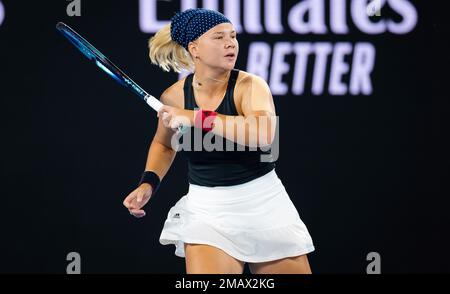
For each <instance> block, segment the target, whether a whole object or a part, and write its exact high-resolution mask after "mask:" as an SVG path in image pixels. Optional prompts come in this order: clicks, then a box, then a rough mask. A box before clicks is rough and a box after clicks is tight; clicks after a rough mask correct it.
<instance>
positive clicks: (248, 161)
mask: <svg viewBox="0 0 450 294" xmlns="http://www.w3.org/2000/svg"><path fill="white" fill-rule="evenodd" d="M238 75H239V71H238V70H233V71H231V74H230V78H229V80H228V86H227V91H226V94H225V97H224V98H223V100H222V102H221V104H220V105H219V107H218V108H217V109H216V110H215V111H216V112H218V113H220V114H224V115H232V116H237V115H239V113H238V112H237V110H236V106H235V103H234V88H235V85H236V80H237V77H238ZM192 79H193V74H190V75H189V76H188V77H186V80H185V83H184V108H185V109H190V110H194V109H198V108H199V107H198V106H197V103H196V101H195V97H194V91H193V88H192ZM195 132H201V138H202V139H203V138H204V137H205V135H206V134H207V133H206V132H204V131H201V130H199V129H196V130H195ZM198 134H199V133H198ZM186 136H191V137H190V145H192V148H191V149H190V150H183V153H184V154H185V156H186V159H187V161H188V177H189V183H191V184H195V185H200V186H208V187H214V186H231V185H238V184H242V183H245V182H248V181H251V180H253V179H256V178H258V177H260V176H262V175H264V174H266V173H268V172H270V171H271V170H272V169H274V168H275V162H261V155H265V156H266V157H267V156H270V154H271V151H270V150H265V151H263V150H261V148H257V150H255V148H253V149H252V150H250V148H249V147H248V146H243V145H240V144H237V143H235V142H232V141H230V140H227V139H225V138H222V137H221V136H218V135H214V136H213V137H212V138H211V139H210V140H208V141H210V142H212V143H213V144H214V143H215V140H220V141H219V142H220V146H222V150H213V151H207V150H205V147H204V146H203V143H202V144H201V151H194V147H193V145H194V128H193V127H191V128H190V131H189V132H187V133H186V134H184V135H183V136H182V137H181V141H180V142H181V144H183V143H182V142H183V139H184V138H185V137H186ZM197 136H198V135H197ZM210 136H211V134H210ZM197 142H198V140H197ZM202 142H204V141H202ZM222 142H223V144H222ZM197 144H198V143H197ZM227 146H228V147H227ZM231 146H232V148H231ZM230 148H231V150H234V151H227V150H230ZM238 148H240V149H238ZM242 149H245V151H238V150H242Z"/></svg>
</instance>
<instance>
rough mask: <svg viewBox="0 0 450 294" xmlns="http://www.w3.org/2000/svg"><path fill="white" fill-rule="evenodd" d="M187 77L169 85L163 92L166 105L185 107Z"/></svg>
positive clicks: (162, 99)
mask: <svg viewBox="0 0 450 294" xmlns="http://www.w3.org/2000/svg"><path fill="white" fill-rule="evenodd" d="M185 80H186V78H183V79H181V80H179V81H177V82H175V83H174V84H172V85H171V86H170V87H168V88H167V89H166V90H165V91H164V92H163V93H162V94H161V98H160V100H161V102H162V103H163V104H165V105H169V106H174V107H178V108H184V90H183V87H184V81H185Z"/></svg>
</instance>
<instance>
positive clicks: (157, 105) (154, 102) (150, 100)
mask: <svg viewBox="0 0 450 294" xmlns="http://www.w3.org/2000/svg"><path fill="white" fill-rule="evenodd" d="M144 100H145V102H147V104H148V105H149V106H150V107H151V108H153V110H155V111H156V112H159V110H160V109H161V107H162V106H163V105H164V104H162V103H161V101H159V100H158V99H156V98H155V97H153V96H152V95H150V94H147V95H146V96H145V97H144ZM188 130H189V128H188V127H186V126H183V125H180V126H178V132H179V133H181V134H185V133H187V131H188Z"/></svg>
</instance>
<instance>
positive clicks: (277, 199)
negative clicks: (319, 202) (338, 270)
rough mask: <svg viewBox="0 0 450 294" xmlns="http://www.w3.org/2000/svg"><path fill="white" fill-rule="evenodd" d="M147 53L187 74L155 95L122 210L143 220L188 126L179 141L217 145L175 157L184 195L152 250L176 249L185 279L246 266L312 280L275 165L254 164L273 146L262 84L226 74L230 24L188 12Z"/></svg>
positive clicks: (301, 234)
mask: <svg viewBox="0 0 450 294" xmlns="http://www.w3.org/2000/svg"><path fill="white" fill-rule="evenodd" d="M149 48H150V59H151V61H152V62H153V63H154V64H158V65H159V66H160V67H161V68H162V69H163V70H165V71H170V70H171V69H172V70H174V71H175V72H180V71H181V70H183V69H188V70H191V71H192V72H193V74H190V75H189V76H187V77H186V78H184V79H182V80H180V81H178V82H176V83H175V84H173V85H172V86H171V87H169V88H168V89H167V90H166V91H164V93H163V94H162V95H161V98H160V99H161V101H162V103H163V104H164V105H165V106H163V108H162V109H161V110H160V111H159V112H158V118H159V119H158V128H157V131H156V133H155V136H154V138H153V141H152V143H151V146H150V150H149V153H148V159H147V163H146V169H145V172H144V173H143V175H142V177H141V181H140V183H139V185H138V188H137V189H136V190H134V191H133V192H131V193H130V194H129V195H128V196H127V197H126V199H125V200H124V205H125V207H126V208H128V210H129V211H130V213H131V214H132V215H133V216H135V217H138V218H139V217H143V216H144V215H145V211H144V210H143V207H144V205H145V204H146V203H147V202H148V201H149V199H150V197H151V196H152V195H154V194H155V193H156V191H157V189H158V187H159V185H160V182H161V180H162V179H163V178H164V176H165V174H166V173H167V171H168V170H169V168H170V166H171V164H172V162H173V160H174V158H175V155H176V153H177V151H176V150H174V147H173V144H172V143H173V139H172V138H173V136H174V135H179V133H176V130H177V127H178V126H180V124H183V125H185V126H188V127H190V128H189V129H190V132H188V133H185V134H184V135H183V136H182V137H181V140H182V141H183V142H184V140H187V139H189V140H192V141H195V140H196V134H198V133H200V141H201V143H202V144H203V145H205V142H213V141H214V143H213V144H214V146H217V142H222V143H223V144H224V145H223V148H222V149H221V148H213V150H211V148H209V149H208V148H206V146H203V145H202V146H200V147H201V148H200V149H196V148H194V147H193V148H192V149H190V150H189V149H188V150H182V152H184V154H185V155H186V158H187V161H188V179H189V190H188V193H187V194H186V195H184V196H183V197H182V198H181V199H180V200H179V201H178V202H177V203H176V204H175V205H174V206H173V207H172V208H171V209H170V211H169V213H168V216H167V219H166V221H165V224H164V228H163V230H162V233H161V236H160V243H161V244H163V245H166V244H174V245H175V248H176V249H175V254H176V255H177V256H179V257H185V261H186V272H187V273H188V274H194V273H203V274H205V273H215V274H223V273H230V274H237V273H243V270H244V266H245V263H248V264H249V268H250V271H251V272H252V273H256V274H262V273H274V274H279V273H301V274H307V273H311V269H310V266H309V263H308V259H307V254H308V253H310V252H312V251H313V250H314V246H313V242H312V239H311V236H310V234H309V232H308V230H307V228H306V226H305V225H304V223H303V222H302V220H301V219H300V217H299V214H298V211H297V210H296V208H295V206H294V204H293V203H292V201H291V200H290V198H289V196H288V194H287V192H286V190H285V188H284V186H283V184H282V183H281V181H280V179H279V178H278V176H277V174H276V172H275V163H274V162H270V160H262V158H263V155H266V156H270V150H269V149H267V148H263V147H267V146H269V147H271V146H273V144H272V143H273V140H274V134H275V127H276V116H275V115H276V114H275V107H274V103H273V99H272V95H271V92H270V89H269V87H268V85H267V84H266V82H265V81H264V80H263V79H261V78H259V77H258V76H255V75H252V74H249V73H246V72H244V71H239V70H235V69H234V66H235V63H236V58H237V56H238V52H239V45H238V41H237V39H236V31H235V28H234V27H233V25H232V23H231V22H230V21H229V20H228V19H227V18H226V17H225V16H224V15H222V14H221V13H219V12H216V11H213V10H207V9H201V8H199V9H189V10H186V11H184V12H180V13H178V14H176V15H175V16H174V17H173V18H172V20H171V23H170V24H169V25H167V26H165V27H164V28H162V29H161V30H160V31H159V32H157V33H156V35H155V36H154V37H153V38H151V39H150V41H149ZM251 118H252V119H253V120H252V119H251ZM249 121H251V122H253V123H249ZM255 121H256V123H255ZM255 134H257V136H255ZM254 138H256V139H254ZM178 139H180V138H179V137H177V140H178ZM198 141H199V140H198V138H197V141H196V143H198ZM230 143H231V146H232V147H233V148H232V150H231V151H230V148H229V146H230ZM227 144H228V147H226V146H225V145H227ZM194 145H195V144H194ZM239 147H244V150H242V148H241V149H239ZM263 149H264V150H263Z"/></svg>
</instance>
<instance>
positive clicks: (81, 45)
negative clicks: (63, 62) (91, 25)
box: [56, 22, 188, 134]
mask: <svg viewBox="0 0 450 294" xmlns="http://www.w3.org/2000/svg"><path fill="white" fill-rule="evenodd" d="M56 29H57V30H58V31H59V32H60V33H61V34H63V35H64V37H66V38H67V39H68V40H69V41H70V42H71V43H72V44H73V45H74V46H75V47H76V48H78V50H80V51H81V53H83V54H84V55H85V56H86V57H87V58H88V59H89V60H91V61H92V62H94V63H95V64H96V65H97V66H98V67H99V68H101V69H102V70H103V71H104V72H106V73H107V74H108V75H109V76H110V77H112V78H113V79H114V80H116V81H117V82H118V83H119V84H121V85H122V86H124V87H126V88H128V89H130V90H131V91H132V92H134V93H135V94H137V95H138V96H139V97H140V98H141V99H143V100H144V101H145V102H146V103H147V104H148V105H149V106H150V107H151V108H153V109H154V110H155V111H157V112H158V111H159V110H160V109H161V107H162V106H163V104H162V103H161V101H159V100H158V99H156V98H155V97H153V96H152V95H150V94H149V93H147V92H146V91H145V90H144V89H142V88H141V87H140V86H139V85H138V84H137V83H135V82H134V81H133V80H132V79H130V78H129V77H128V76H127V75H126V74H125V73H124V72H123V71H121V70H120V69H119V68H118V67H117V66H116V65H114V63H112V62H111V61H110V60H109V59H108V58H106V56H105V55H103V54H102V53H101V52H100V51H98V50H97V49H96V48H95V47H94V46H93V45H92V44H90V43H89V42H88V41H86V39H84V38H83V37H82V36H80V35H79V34H78V33H77V32H75V31H74V30H73V29H72V28H71V27H69V26H68V25H66V24H65V23H62V22H58V24H56ZM163 115H164V114H163ZM187 130H188V128H187V127H186V126H183V125H180V126H179V127H178V131H179V132H180V133H182V134H184V133H186V131H187Z"/></svg>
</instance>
